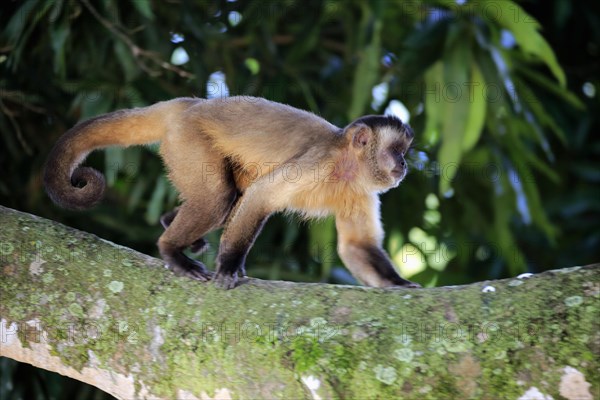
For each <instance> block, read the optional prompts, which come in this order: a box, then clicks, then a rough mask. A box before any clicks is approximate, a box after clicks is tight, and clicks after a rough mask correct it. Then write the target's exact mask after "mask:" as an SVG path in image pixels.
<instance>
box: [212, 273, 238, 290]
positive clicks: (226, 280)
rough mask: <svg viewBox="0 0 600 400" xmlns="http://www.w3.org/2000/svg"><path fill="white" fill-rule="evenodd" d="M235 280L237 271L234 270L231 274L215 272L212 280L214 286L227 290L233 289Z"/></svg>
mask: <svg viewBox="0 0 600 400" xmlns="http://www.w3.org/2000/svg"><path fill="white" fill-rule="evenodd" d="M237 280H238V276H237V272H235V273H234V274H233V275H231V274H227V273H222V272H217V274H216V275H215V277H214V279H213V282H214V284H215V286H216V287H218V288H219V289H225V290H229V289H233V288H234V287H235V285H236V284H237Z"/></svg>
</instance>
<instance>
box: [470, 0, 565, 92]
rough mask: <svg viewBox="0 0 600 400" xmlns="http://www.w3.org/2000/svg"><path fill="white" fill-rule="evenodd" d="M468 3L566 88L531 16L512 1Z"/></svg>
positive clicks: (548, 47) (550, 49) (559, 68)
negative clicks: (543, 65) (509, 34)
mask: <svg viewBox="0 0 600 400" xmlns="http://www.w3.org/2000/svg"><path fill="white" fill-rule="evenodd" d="M468 3H469V6H472V7H474V8H475V9H476V10H477V11H478V13H479V15H480V16H481V17H482V18H483V19H486V20H488V21H490V22H493V23H496V24H498V25H500V26H501V27H503V28H505V29H507V30H509V31H510V32H511V33H512V34H513V35H514V37H515V40H516V41H517V43H518V44H519V45H520V46H521V48H522V49H523V52H525V53H527V54H530V55H532V56H534V57H537V58H538V59H540V60H541V61H543V62H544V63H545V64H546V65H547V66H548V68H550V71H552V73H553V74H554V77H555V78H556V79H557V80H558V82H559V83H560V85H561V87H563V88H564V87H565V86H566V78H565V73H564V71H563V69H562V68H561V67H560V65H559V64H558V61H557V60H556V56H555V55H554V52H553V51H552V48H551V47H550V45H549V44H548V42H546V40H545V39H544V38H543V36H542V35H541V34H540V33H539V32H538V30H539V29H540V24H539V22H538V21H536V20H535V19H534V18H533V17H532V16H531V15H529V14H527V13H526V12H525V10H523V9H522V8H521V7H520V6H519V5H517V4H516V3H515V2H513V1H496V0H487V1H474V2H468ZM490 4H492V5H493V10H494V11H495V12H491V11H490V8H491V7H490Z"/></svg>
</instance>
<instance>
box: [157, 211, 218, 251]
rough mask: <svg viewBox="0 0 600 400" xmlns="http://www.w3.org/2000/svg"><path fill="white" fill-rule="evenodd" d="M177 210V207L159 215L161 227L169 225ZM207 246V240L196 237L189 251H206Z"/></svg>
mask: <svg viewBox="0 0 600 400" xmlns="http://www.w3.org/2000/svg"><path fill="white" fill-rule="evenodd" d="M178 212H179V207H177V208H176V209H174V210H172V211H169V212H167V213H165V214H163V215H162V216H161V217H160V224H161V225H162V226H163V228H165V229H167V228H168V227H169V225H171V223H172V222H173V220H174V219H175V217H176V216H177V213H178ZM207 248H208V242H206V240H204V238H202V237H201V238H200V239H197V240H196V241H195V242H194V243H192V244H191V245H190V251H191V252H192V253H194V254H201V253H203V252H204V251H206V249H207Z"/></svg>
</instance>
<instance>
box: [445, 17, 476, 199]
mask: <svg viewBox="0 0 600 400" xmlns="http://www.w3.org/2000/svg"><path fill="white" fill-rule="evenodd" d="M451 31H453V32H451V35H450V37H449V43H448V44H447V46H446V53H445V54H444V82H443V86H442V93H441V94H442V97H441V102H440V104H439V105H440V106H441V107H442V131H441V133H442V137H441V139H442V140H441V142H442V144H441V146H440V149H439V151H438V161H439V163H440V167H441V171H442V175H441V177H440V186H439V190H440V194H442V195H443V194H444V193H446V192H447V191H448V190H449V189H450V187H451V186H452V185H451V182H452V180H453V179H454V176H455V175H456V172H457V171H458V166H459V164H460V160H461V156H462V146H463V138H464V135H465V129H466V127H467V120H468V119H469V110H470V104H469V95H468V90H467V81H468V76H469V67H470V65H471V58H472V54H471V51H470V49H469V47H468V45H469V41H465V40H464V37H463V34H462V33H463V30H462V29H460V27H459V26H454V27H452V29H451Z"/></svg>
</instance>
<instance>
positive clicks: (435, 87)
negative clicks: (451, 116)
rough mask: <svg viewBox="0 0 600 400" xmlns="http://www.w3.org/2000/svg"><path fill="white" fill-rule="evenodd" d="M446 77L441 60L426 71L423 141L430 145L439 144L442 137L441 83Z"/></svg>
mask: <svg viewBox="0 0 600 400" xmlns="http://www.w3.org/2000/svg"><path fill="white" fill-rule="evenodd" d="M443 79H444V65H443V64H442V62H441V61H438V62H437V63H435V64H433V65H432V66H431V68H429V69H428V70H427V71H426V72H425V87H426V90H425V113H426V116H427V118H426V120H425V129H424V130H423V141H424V142H425V143H426V144H428V145H429V146H433V145H435V144H437V142H438V141H439V139H440V127H441V123H442V116H441V114H442V113H441V112H440V99H441V85H442V82H443Z"/></svg>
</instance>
